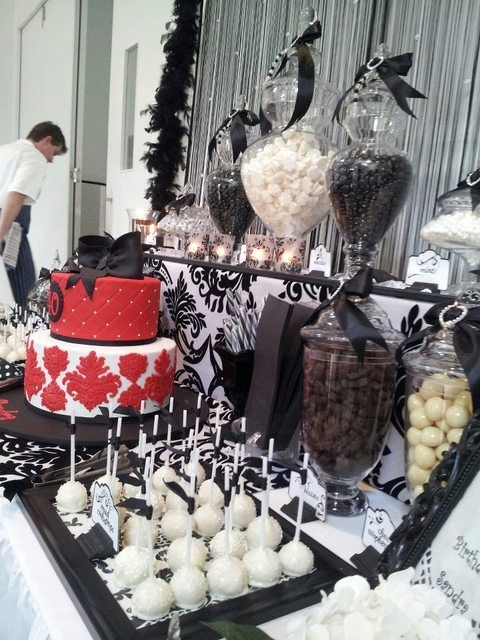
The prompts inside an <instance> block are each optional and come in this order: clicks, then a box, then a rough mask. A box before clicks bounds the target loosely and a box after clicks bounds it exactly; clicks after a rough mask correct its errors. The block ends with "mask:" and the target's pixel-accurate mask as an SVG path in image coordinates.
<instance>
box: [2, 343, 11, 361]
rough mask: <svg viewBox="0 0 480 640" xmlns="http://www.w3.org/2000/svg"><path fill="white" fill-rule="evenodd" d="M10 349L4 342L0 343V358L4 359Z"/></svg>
mask: <svg viewBox="0 0 480 640" xmlns="http://www.w3.org/2000/svg"><path fill="white" fill-rule="evenodd" d="M10 351H11V348H10V345H8V344H6V343H3V344H0V358H5V359H6V358H7V356H8V354H9V353H10Z"/></svg>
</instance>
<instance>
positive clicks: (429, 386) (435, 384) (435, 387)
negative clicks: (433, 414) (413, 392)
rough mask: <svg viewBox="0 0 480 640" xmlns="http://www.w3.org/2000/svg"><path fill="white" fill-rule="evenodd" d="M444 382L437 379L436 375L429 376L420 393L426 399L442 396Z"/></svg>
mask: <svg viewBox="0 0 480 640" xmlns="http://www.w3.org/2000/svg"><path fill="white" fill-rule="evenodd" d="M443 386H444V385H443V384H442V381H441V380H438V381H437V380H436V379H434V377H433V376H432V377H430V378H427V379H426V380H424V381H423V382H422V386H421V387H420V389H419V393H420V395H421V396H422V398H423V399H424V400H428V399H429V398H433V397H434V396H440V397H441V396H442V394H443Z"/></svg>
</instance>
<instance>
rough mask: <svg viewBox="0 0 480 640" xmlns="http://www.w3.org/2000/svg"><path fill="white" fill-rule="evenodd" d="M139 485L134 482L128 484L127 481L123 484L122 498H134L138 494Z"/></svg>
mask: <svg viewBox="0 0 480 640" xmlns="http://www.w3.org/2000/svg"><path fill="white" fill-rule="evenodd" d="M138 491H139V487H138V486H136V485H134V484H128V483H127V482H125V483H124V485H123V496H124V498H135V497H136V496H137V494H138Z"/></svg>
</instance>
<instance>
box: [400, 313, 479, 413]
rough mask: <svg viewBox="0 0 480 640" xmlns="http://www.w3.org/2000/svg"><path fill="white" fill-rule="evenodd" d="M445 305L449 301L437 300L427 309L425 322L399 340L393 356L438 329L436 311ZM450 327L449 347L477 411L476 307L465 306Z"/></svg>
mask: <svg viewBox="0 0 480 640" xmlns="http://www.w3.org/2000/svg"><path fill="white" fill-rule="evenodd" d="M448 306H450V303H449V302H445V303H444V302H439V303H438V304H436V305H434V306H433V307H431V308H430V309H429V310H428V311H427V313H426V314H425V316H424V320H425V322H426V323H427V324H428V325H429V326H428V327H427V328H426V329H422V330H421V331H419V332H417V333H415V334H414V335H413V336H410V337H409V338H407V339H406V340H405V341H404V342H402V344H401V345H400V347H399V348H398V351H397V359H398V360H399V361H400V362H401V359H402V356H403V354H404V353H405V351H407V350H408V349H409V348H410V347H412V346H414V345H415V344H418V342H419V341H421V340H423V338H425V337H426V336H427V335H429V334H431V333H433V332H436V331H439V330H440V329H441V324H440V314H441V313H442V311H443V310H444V309H445V308H446V307H448ZM460 312H461V309H459V310H458V314H460ZM447 313H450V314H452V317H451V318H445V319H446V320H454V319H455V308H454V307H452V309H451V310H449V311H448V312H447ZM451 330H452V332H453V347H454V349H455V353H456V355H457V358H458V360H459V361H460V364H461V365H462V367H463V370H464V372H465V375H466V376H467V380H468V385H469V387H470V392H471V394H472V404H473V412H474V413H477V411H479V410H480V307H472V308H470V309H468V311H467V313H466V315H465V317H464V318H462V319H461V320H459V321H458V322H457V323H456V324H455V325H454V326H453V327H452V329H451Z"/></svg>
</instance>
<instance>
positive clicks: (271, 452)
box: [267, 438, 275, 502]
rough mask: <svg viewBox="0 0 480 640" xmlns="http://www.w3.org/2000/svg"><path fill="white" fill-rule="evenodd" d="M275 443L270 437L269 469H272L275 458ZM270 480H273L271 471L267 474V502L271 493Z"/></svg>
mask: <svg viewBox="0 0 480 640" xmlns="http://www.w3.org/2000/svg"><path fill="white" fill-rule="evenodd" d="M274 445H275V441H274V439H273V438H270V440H269V441H268V462H269V463H270V464H269V465H268V467H269V470H270V467H271V463H272V460H273V447H274ZM270 482H271V481H270V473H268V476H267V502H268V500H269V494H270Z"/></svg>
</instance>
